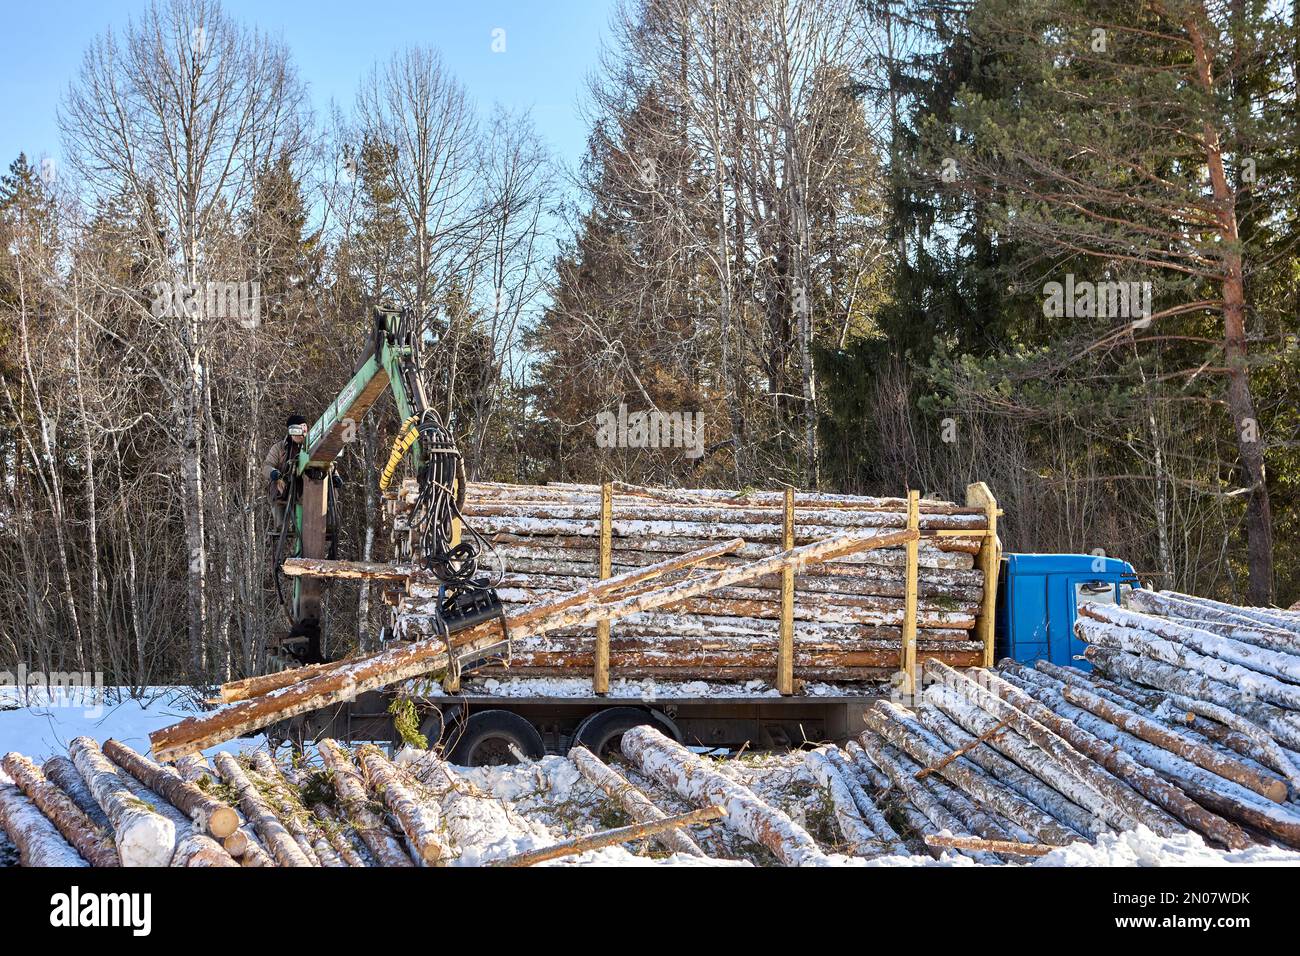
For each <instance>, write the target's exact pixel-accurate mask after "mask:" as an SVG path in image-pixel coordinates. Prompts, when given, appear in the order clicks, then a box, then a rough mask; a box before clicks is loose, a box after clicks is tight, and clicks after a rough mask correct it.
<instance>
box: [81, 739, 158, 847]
mask: <svg viewBox="0 0 1300 956" xmlns="http://www.w3.org/2000/svg"><path fill="white" fill-rule="evenodd" d="M68 753H69V755H70V756H71V757H72V762H73V763H74V764H75V765H76V767H77V770H78V771H79V772H80V773H81V777H82V779H83V780H85V781H86V786H87V788H89V790H90V792H91V794H92V795H93V796H94V797H95V802H96V803H98V804H99V806H100V808H101V809H103V811H104V814H105V815H106V816H107V817H108V819H109V822H110V823H111V824H112V826H113V841H114V843H115V844H116V845H117V855H118V859H119V860H121V862H122V865H123V866H166V865H167V864H168V863H170V862H171V858H172V853H173V852H174V851H175V849H176V825H175V824H174V823H173V822H172V821H171V820H169V819H168V818H167V817H165V816H163V815H162V814H161V813H159V812H158V811H157V810H155V809H154V808H153V807H151V806H150V805H149V804H147V803H146V802H145V801H143V800H141V799H140V798H139V797H137V796H136V795H135V794H134V793H132V792H131V789H130V788H129V786H128V785H127V782H126V781H125V780H124V779H123V778H122V776H121V774H120V772H119V771H118V769H117V767H116V766H114V764H113V762H112V761H111V760H109V759H108V757H106V756H104V752H103V751H102V750H100V749H99V744H97V743H95V741H93V740H91V739H90V738H89V737H74V738H73V739H72V743H71V744H69V746H68Z"/></svg>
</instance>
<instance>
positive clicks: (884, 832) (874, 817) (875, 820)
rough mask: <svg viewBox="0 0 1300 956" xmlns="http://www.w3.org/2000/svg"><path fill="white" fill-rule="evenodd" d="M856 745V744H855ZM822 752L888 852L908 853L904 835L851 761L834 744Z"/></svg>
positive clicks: (877, 839)
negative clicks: (882, 809)
mask: <svg viewBox="0 0 1300 956" xmlns="http://www.w3.org/2000/svg"><path fill="white" fill-rule="evenodd" d="M855 746H856V745H855ZM819 751H820V753H821V754H822V755H823V756H824V757H825V758H826V759H827V760H828V761H830V763H831V766H833V767H834V768H835V769H836V770H837V771H838V772H839V775H840V779H841V780H843V781H844V785H845V786H846V787H848V788H849V795H850V796H851V797H852V798H853V802H854V804H855V805H856V806H857V808H858V813H859V814H860V815H861V816H862V819H863V821H864V822H865V823H866V825H867V826H868V827H869V828H870V829H871V832H872V833H873V834H875V837H876V841H877V842H878V843H880V844H882V845H883V846H884V848H885V852H887V853H906V852H907V847H906V845H904V843H903V840H902V837H900V836H899V835H898V832H897V831H896V830H895V829H894V828H893V826H891V825H890V823H889V821H888V820H886V819H885V815H884V814H883V813H882V812H881V810H880V807H878V806H876V802H875V801H874V800H872V799H871V794H869V793H867V791H866V788H865V787H863V786H862V783H861V782H860V781H859V780H858V773H857V771H856V769H855V768H854V766H853V764H852V763H851V762H850V759H849V758H848V757H845V755H844V752H843V751H841V750H840V749H839V748H838V747H836V746H835V745H834V744H830V745H829V746H826V747H822V748H819Z"/></svg>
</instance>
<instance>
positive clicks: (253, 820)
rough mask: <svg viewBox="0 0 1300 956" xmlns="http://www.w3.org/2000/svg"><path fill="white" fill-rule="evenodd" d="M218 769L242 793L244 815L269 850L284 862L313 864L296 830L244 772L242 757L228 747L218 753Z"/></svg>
mask: <svg viewBox="0 0 1300 956" xmlns="http://www.w3.org/2000/svg"><path fill="white" fill-rule="evenodd" d="M215 760H216V764H217V772H218V773H220V774H221V779H223V780H224V781H226V783H228V784H229V785H230V786H231V787H233V788H234V789H235V791H236V792H237V793H238V794H239V805H240V807H241V808H243V811H244V816H246V817H247V818H248V822H249V823H250V824H251V825H252V826H253V828H254V829H255V830H256V831H257V834H258V836H259V837H261V840H262V842H263V843H264V844H265V846H266V849H267V851H268V852H269V853H270V854H271V856H272V857H273V858H274V859H275V862H276V863H278V864H279V865H280V866H313V865H314V862H313V861H312V860H310V859H308V857H307V855H306V854H305V853H304V852H303V850H302V847H300V846H298V842H297V840H295V839H294V836H293V834H292V833H290V832H289V830H288V829H287V828H286V827H285V825H284V824H283V823H282V822H281V821H280V818H279V817H277V816H276V815H275V811H273V810H272V809H271V806H270V804H268V803H267V802H266V799H265V798H264V797H263V796H262V794H261V793H260V792H259V791H258V789H257V787H256V786H254V785H253V782H252V781H251V780H250V779H249V778H248V775H247V774H245V773H244V769H243V768H242V767H240V766H239V763H238V761H236V760H235V758H234V757H233V756H231V755H230V754H228V753H225V752H224V751H223V752H221V753H218V754H217V755H216V758H215Z"/></svg>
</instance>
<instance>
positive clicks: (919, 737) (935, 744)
mask: <svg viewBox="0 0 1300 956" xmlns="http://www.w3.org/2000/svg"><path fill="white" fill-rule="evenodd" d="M866 718H867V726H868V727H870V728H871V729H872V730H874V731H875V732H876V733H878V734H880V735H881V736H882V737H884V738H885V739H886V740H888V741H889V742H890V743H892V744H893V745H894V746H896V747H899V748H901V749H902V750H904V751H905V752H906V753H907V754H908V755H909V756H910V757H912V758H913V759H914V760H916V761H918V762H919V763H920V764H921V765H922V766H925V767H937V768H938V769H937V770H935V771H934V772H935V773H937V774H938V775H939V776H941V777H943V778H944V779H945V780H947V781H949V782H950V783H952V784H953V785H954V786H956V787H957V788H958V789H960V790H962V791H964V792H965V793H967V794H969V795H970V796H971V797H973V798H974V799H975V801H976V802H977V803H978V804H979V805H980V806H983V807H986V808H988V809H991V810H995V811H996V812H998V813H1000V814H1001V815H1002V816H1004V817H1006V818H1007V819H1008V820H1011V821H1012V822H1014V823H1016V824H1019V825H1020V826H1021V827H1023V828H1024V829H1025V830H1026V831H1028V833H1029V834H1030V835H1032V836H1033V837H1035V838H1037V839H1038V840H1039V841H1041V842H1043V843H1051V844H1052V845H1054V846H1066V845H1067V844H1070V843H1074V842H1076V841H1077V840H1078V839H1079V834H1078V833H1075V832H1074V831H1073V830H1071V829H1070V828H1069V827H1065V826H1062V825H1061V824H1060V823H1059V822H1057V821H1056V820H1055V819H1054V818H1053V817H1052V816H1050V815H1049V814H1048V813H1046V812H1045V811H1043V810H1042V809H1041V808H1039V807H1037V806H1035V805H1033V804H1032V803H1030V802H1028V801H1027V800H1025V799H1024V798H1023V797H1021V796H1019V795H1018V794H1016V793H1015V792H1013V791H1012V790H1011V789H1010V788H1008V787H1004V786H1002V785H1001V784H1000V783H998V782H997V781H996V780H993V779H992V778H991V777H988V776H987V775H986V774H985V773H984V772H983V771H982V770H980V769H979V768H978V767H977V766H976V765H975V764H974V763H972V762H970V761H968V760H967V759H966V757H964V756H962V757H958V758H957V759H956V760H952V761H948V762H946V763H945V762H944V761H945V760H946V758H947V757H948V752H947V751H946V750H945V749H944V747H943V742H942V741H941V740H939V739H938V738H936V737H935V736H934V735H933V734H932V733H931V732H930V731H929V730H927V729H926V728H925V727H924V726H923V725H922V724H920V723H919V722H918V721H917V720H916V719H915V718H913V717H912V716H911V715H909V714H907V713H906V712H904V711H902V709H901V708H899V707H897V706H896V705H893V704H891V703H889V702H888V701H878V702H877V703H876V704H875V706H874V707H873V708H872V709H871V710H869V711H867V714H866ZM981 746H982V745H981ZM990 839H996V838H995V837H990Z"/></svg>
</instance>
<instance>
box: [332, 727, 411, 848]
mask: <svg viewBox="0 0 1300 956" xmlns="http://www.w3.org/2000/svg"><path fill="white" fill-rule="evenodd" d="M319 746H320V754H321V757H322V759H324V761H325V767H326V769H327V770H329V772H330V773H331V774H332V775H333V777H334V792H335V793H337V794H338V798H339V803H340V805H341V806H342V807H343V811H344V813H345V815H346V817H347V819H348V821H349V822H350V823H351V824H352V825H353V826H354V827H355V828H356V830H357V835H358V836H360V837H361V840H362V842H363V843H365V845H366V847H367V848H369V850H370V852H371V853H372V854H374V857H375V859H376V860H377V861H378V862H379V865H380V866H413V865H414V864H413V863H412V862H411V858H410V857H409V856H408V855H407V853H406V851H405V850H403V849H402V846H401V844H400V843H399V842H398V841H397V838H396V837H394V836H393V835H392V833H391V832H390V831H389V829H388V826H387V825H386V824H385V823H384V821H383V820H381V819H380V818H379V817H378V816H376V815H375V813H374V811H372V810H371V809H370V805H369V800H368V799H367V797H366V787H365V783H364V782H363V781H362V779H361V775H360V774H359V773H357V770H356V767H355V766H353V763H352V758H351V757H350V756H349V755H348V753H347V751H345V750H344V749H343V748H342V747H340V746H339V745H338V744H337V743H335V742H334V741H333V740H328V739H326V740H322V741H320V744H319Z"/></svg>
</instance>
